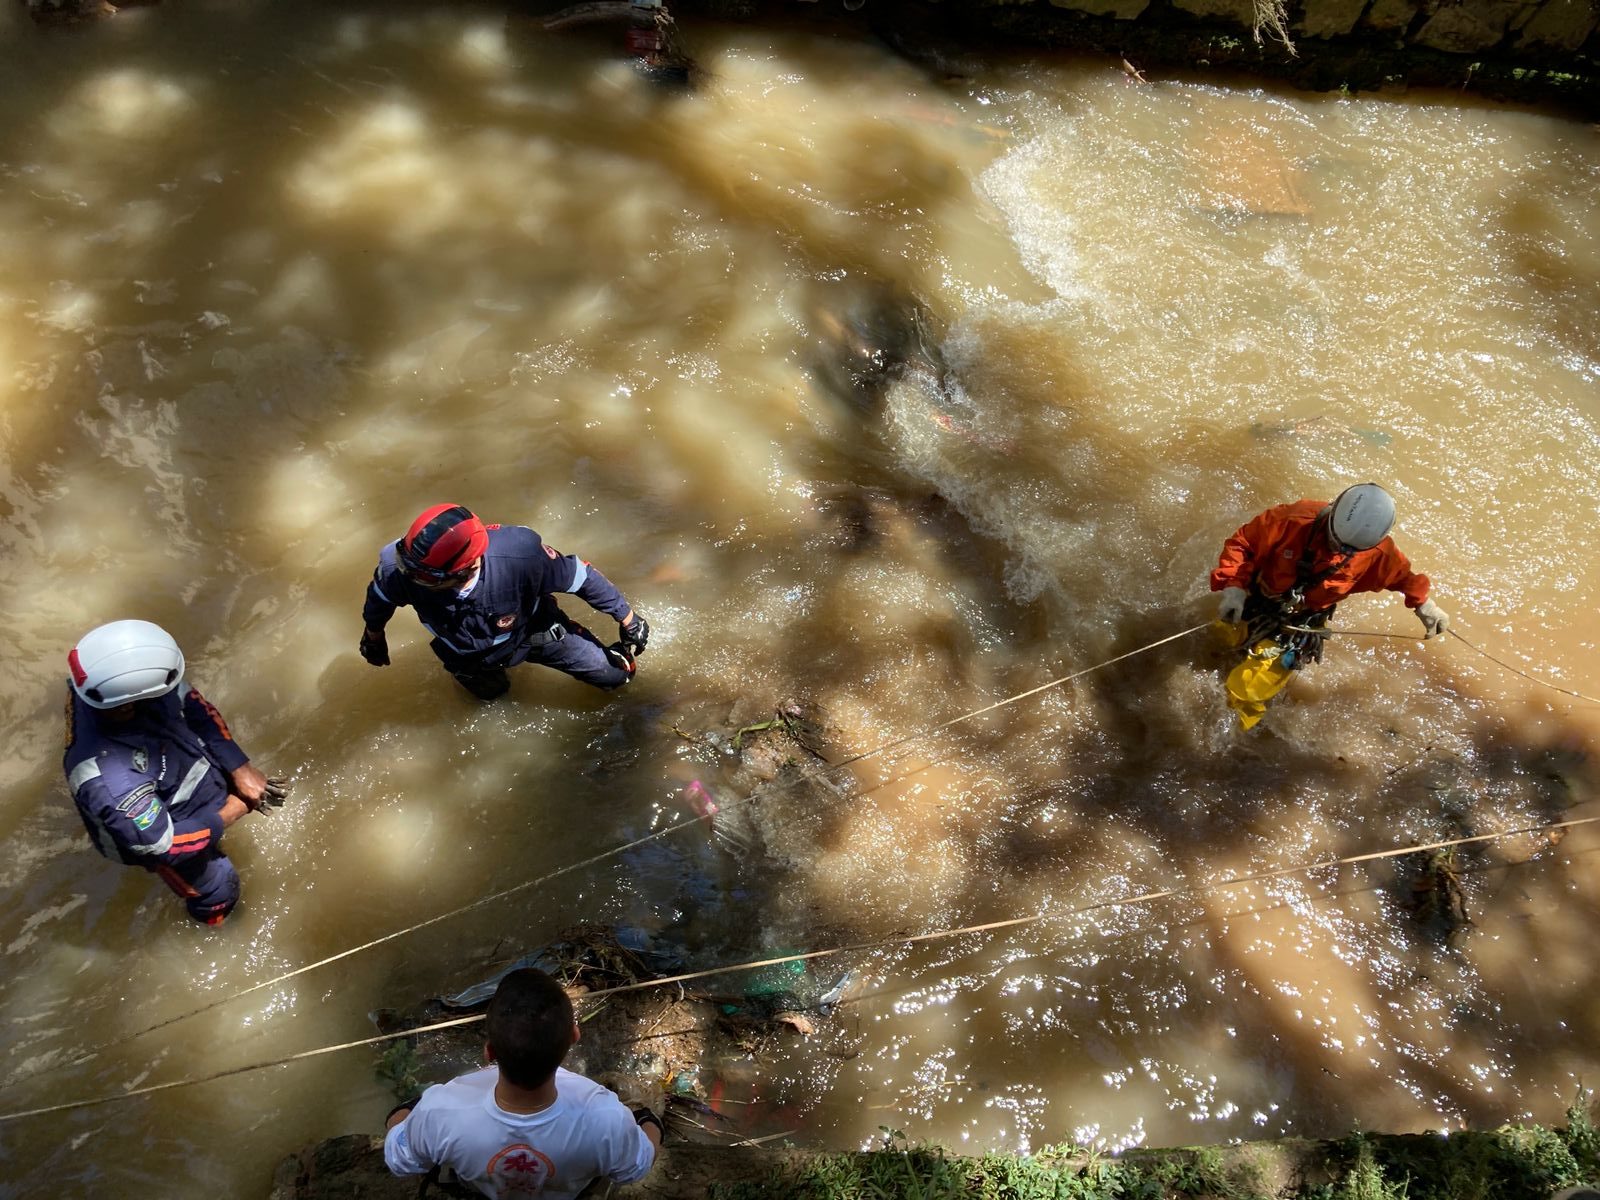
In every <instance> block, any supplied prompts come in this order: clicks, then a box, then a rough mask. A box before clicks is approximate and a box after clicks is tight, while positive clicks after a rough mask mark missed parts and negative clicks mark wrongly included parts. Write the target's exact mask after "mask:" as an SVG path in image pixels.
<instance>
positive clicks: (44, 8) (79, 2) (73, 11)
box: [27, 0, 117, 25]
mask: <svg viewBox="0 0 1600 1200" xmlns="http://www.w3.org/2000/svg"><path fill="white" fill-rule="evenodd" d="M27 5H28V15H29V16H31V17H32V18H33V19H34V20H35V21H38V22H40V23H41V24H45V25H55V24H62V25H67V24H74V23H76V22H78V21H95V20H99V19H100V18H102V17H111V16H115V15H116V12H117V10H116V7H115V6H113V5H111V4H108V3H106V0H27Z"/></svg>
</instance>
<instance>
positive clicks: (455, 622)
mask: <svg viewBox="0 0 1600 1200" xmlns="http://www.w3.org/2000/svg"><path fill="white" fill-rule="evenodd" d="M488 529H489V546H488V549H487V550H485V551H484V554H483V565H482V568H481V570H480V571H479V573H478V579H477V582H476V583H475V584H474V585H473V588H472V590H471V591H470V592H468V593H467V594H466V595H465V596H461V595H458V594H457V593H456V592H455V591H453V590H451V589H449V588H444V589H439V590H433V589H429V588H425V587H419V586H418V585H416V584H414V583H412V582H411V580H409V579H407V578H406V575H405V572H404V571H402V570H401V569H400V554H399V550H398V543H391V544H389V545H387V546H385V547H384V548H383V551H382V553H381V554H380V555H379V556H378V569H377V570H376V571H374V572H373V573H372V582H371V583H369V584H368V585H367V600H366V603H365V604H364V605H363V606H362V609H361V617H362V619H363V620H364V621H365V622H366V623H367V628H368V629H382V628H383V627H384V625H386V624H387V623H388V621H389V618H390V617H392V616H394V612H395V609H396V608H399V607H402V606H410V607H411V608H414V609H416V610H417V618H418V620H420V621H421V622H422V624H423V627H424V628H425V629H427V631H428V632H429V633H431V634H433V636H434V637H436V638H438V639H439V641H440V642H441V643H443V645H444V648H445V649H447V650H449V651H451V652H453V654H454V655H455V656H457V657H459V658H465V659H471V660H473V661H474V662H475V663H477V664H480V665H482V666H486V667H509V666H514V665H515V664H517V663H519V662H521V661H522V660H523V659H525V658H527V657H528V652H529V650H530V648H531V647H530V645H529V639H530V638H531V637H533V636H535V635H538V634H543V633H547V632H548V631H549V630H550V628H551V627H552V626H554V625H557V624H559V623H560V622H561V620H562V613H561V609H560V608H559V607H557V605H556V602H555V598H554V593H557V592H566V593H570V594H572V595H575V596H577V597H578V598H579V599H580V600H583V601H585V602H586V603H588V604H589V605H590V607H592V608H594V609H597V610H598V611H600V612H603V613H605V614H606V615H607V616H609V617H611V618H612V619H613V620H615V621H619V622H620V621H621V620H622V618H623V617H625V616H627V614H628V602H627V601H626V600H624V599H623V597H622V593H621V592H619V591H618V590H617V589H616V588H615V587H614V586H612V584H611V581H610V580H608V579H607V578H606V577H605V576H604V575H602V574H600V572H599V571H596V570H595V569H594V568H593V567H591V566H590V565H589V564H588V563H586V562H584V561H583V560H582V559H581V558H578V557H576V556H574V555H571V554H562V553H561V552H560V551H559V550H557V549H555V547H553V546H547V545H545V544H544V541H543V540H542V539H541V538H540V537H539V535H538V534H537V533H535V532H534V531H533V530H531V529H529V528H528V527H527V526H525V525H490V526H489V527H488Z"/></svg>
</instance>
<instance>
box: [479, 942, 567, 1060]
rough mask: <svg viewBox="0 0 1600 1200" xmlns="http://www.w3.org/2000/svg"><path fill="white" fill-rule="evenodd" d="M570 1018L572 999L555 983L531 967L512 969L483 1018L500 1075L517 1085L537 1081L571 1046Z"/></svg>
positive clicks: (501, 982) (496, 989) (565, 1055)
mask: <svg viewBox="0 0 1600 1200" xmlns="http://www.w3.org/2000/svg"><path fill="white" fill-rule="evenodd" d="M572 1020H573V1018H572V1000H571V998H570V997H569V996H568V995H567V993H566V991H565V990H564V989H563V988H562V986H561V985H560V984H559V983H557V982H556V981H555V980H554V979H552V978H550V976H548V975H546V974H545V973H544V972H543V971H541V970H539V969H538V968H537V967H522V968H519V969H518V970H515V971H512V972H511V973H510V974H508V975H507V976H506V977H505V978H504V979H502V980H501V981H500V986H499V987H497V988H495V991H494V998H493V999H492V1000H490V1001H489V1011H488V1014H487V1015H486V1016H485V1018H484V1034H485V1037H486V1039H487V1041H488V1043H489V1049H490V1050H492V1051H493V1052H494V1060H495V1062H496V1063H498V1064H499V1065H500V1074H501V1075H503V1076H504V1077H505V1078H506V1080H507V1081H508V1082H510V1083H513V1084H515V1085H516V1086H517V1087H524V1088H535V1087H540V1086H541V1085H543V1084H544V1083H545V1082H547V1081H548V1080H549V1079H550V1077H551V1076H552V1075H554V1074H555V1073H556V1068H557V1067H559V1066H560V1065H561V1060H562V1059H564V1058H566V1057H567V1051H568V1050H571V1049H572V1043H573V1041H574V1040H575V1039H574V1038H573V1036H572Z"/></svg>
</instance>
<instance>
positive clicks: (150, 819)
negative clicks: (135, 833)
mask: <svg viewBox="0 0 1600 1200" xmlns="http://www.w3.org/2000/svg"><path fill="white" fill-rule="evenodd" d="M160 815H161V800H160V799H159V798H158V797H156V796H152V797H150V804H149V806H148V807H147V808H146V809H145V810H144V811H143V812H141V813H135V814H134V817H133V824H134V826H135V827H136V828H137V829H139V830H141V831H143V830H146V829H149V828H150V826H152V825H154V824H155V823H156V818H157V817H159V816H160Z"/></svg>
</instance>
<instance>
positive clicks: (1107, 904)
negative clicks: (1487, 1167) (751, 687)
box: [0, 630, 1600, 1124]
mask: <svg viewBox="0 0 1600 1200" xmlns="http://www.w3.org/2000/svg"><path fill="white" fill-rule="evenodd" d="M1190 632H1193V631H1192V630H1191V631H1190ZM1180 636H1181V635H1180ZM1595 822H1600V817H1577V818H1574V819H1573V820H1570V821H1557V822H1554V823H1551V824H1547V825H1529V826H1526V827H1524V828H1521V829H1506V830H1501V831H1499V832H1496V833H1480V834H1475V835H1473V836H1471V837H1460V838H1450V839H1448V840H1446V841H1441V842H1427V843H1423V844H1421V845H1415V846H1400V847H1396V848H1394V849H1390V850H1373V851H1369V852H1368V853H1365V854H1351V855H1346V856H1344V857H1342V858H1329V859H1321V860H1319V861H1317V862H1313V863H1304V864H1301V865H1300V866H1293V867H1274V868H1271V869H1269V870H1265V871H1252V872H1250V873H1249V874H1245V875H1234V876H1231V877H1229V878H1228V879H1224V880H1221V881H1219V882H1217V883H1213V884H1195V885H1190V886H1187V887H1175V888H1162V889H1160V890H1159V891H1150V892H1142V893H1140V894H1139V895H1137V896H1126V897H1124V898H1122V899H1120V900H1099V901H1096V902H1095V903H1093V904H1084V905H1080V906H1078V907H1076V908H1066V909H1055V910H1050V911H1046V912H1041V913H1034V914H1032V915H1031V916H1026V917H1010V918H1007V919H1005V920H1001V921H986V922H984V923H982V924H980V925H966V926H962V927H961V928H959V929H942V930H936V931H934V932H932V933H918V934H912V935H909V936H905V935H901V936H895V937H887V938H876V939H873V940H871V941H865V942H853V943H851V944H849V945H846V946H832V947H828V948H825V949H822V950H809V951H805V952H803V953H799V954H783V955H778V956H776V957H773V958H761V959H754V960H751V961H749V962H742V963H734V964H732V965H730V966H723V967H712V968H709V969H707V970H702V971H687V972H684V973H683V974H680V975H667V976H663V977H662V978H659V979H647V980H642V981H640V982H638V983H626V984H621V985H619V986H617V987H612V988H602V989H601V990H599V991H594V992H588V993H585V995H584V996H583V999H584V1000H599V999H601V998H603V997H606V996H615V995H618V994H619V993H622V992H637V991H643V990H646V989H648V988H656V987H667V986H670V985H673V984H677V985H680V986H681V985H682V984H684V983H688V982H689V981H691V980H695V979H706V978H710V977H712V976H716V975H728V974H732V973H733V972H736V971H753V970H756V969H758V968H761V967H771V966H778V965H781V964H783V963H791V962H809V961H815V960H817V959H823V958H831V957H833V956H835V955H839V954H855V953H860V952H861V951H864V950H876V949H881V948H883V947H886V946H912V945H916V944H918V943H921V942H933V941H941V940H944V939H947V938H953V937H964V936H966V935H968V934H973V933H987V932H991V931H993V930H997V929H1015V928H1017V927H1019V926H1023V925H1035V924H1038V923H1040V922H1042V921H1058V920H1064V919H1065V918H1067V917H1076V916H1082V915H1083V914H1085V913H1091V912H1097V911H1100V910H1102V909H1109V908H1126V907H1129V906H1132V905H1135V904H1148V903H1151V902H1152V901H1156V900H1165V899H1169V898H1171V897H1173V896H1181V895H1184V894H1185V893H1191V892H1193V893H1202V892H1206V891H1225V890H1228V889H1231V888H1236V887H1239V886H1241V885H1243V884H1246V883H1257V882H1260V881H1261V880H1265V879H1278V878H1281V877H1283V876H1285V875H1296V874H1300V873H1303V872H1311V871H1320V870H1326V869H1328V868H1329V867H1342V866H1350V865H1352V864H1355V863H1363V862H1374V861H1377V860H1379V859H1385V858H1401V857H1404V856H1405V855H1408V854H1424V853H1428V852H1430V851H1433V850H1444V849H1448V848H1450V847H1452V846H1467V845H1472V844H1474V843H1477V842H1493V841H1499V840H1500V839H1502V838H1509V837H1519V836H1521V835H1523V834H1530V833H1542V834H1545V835H1549V834H1550V833H1553V832H1554V831H1556V830H1558V829H1571V828H1574V827H1576V826H1579V825H1591V824H1594V823H1595ZM241 994H242V993H241ZM484 1015H485V1014H483V1013H473V1014H472V1015H470V1016H465V1017H453V1018H451V1019H450V1020H447V1021H436V1022H434V1023H433V1024H430V1025H419V1026H417V1027H415V1028H413V1029H403V1030H399V1031H396V1032H394V1033H380V1034H376V1035H374V1036H373V1037H366V1038H357V1039H356V1040H355V1041H350V1042H339V1043H337V1044H335V1045H331V1046H318V1047H316V1048H315V1049H312V1050H301V1051H299V1052H298V1053H295V1054H290V1055H286V1056H284V1057H282V1058H274V1059H269V1060H267V1061H265V1062H256V1063H246V1064H245V1065H243V1066H238V1067H229V1068H228V1069H227V1070H225V1071H214V1072H212V1073H211V1074H209V1075H191V1076H188V1077H186V1078H183V1079H171V1080H168V1081H167V1082H165V1083H152V1084H147V1085H145V1086H144V1087H137V1088H132V1089H129V1090H127V1091H122V1092H113V1093H111V1094H109V1095H103V1096H93V1097H90V1098H88V1099H84V1100H69V1101H66V1102H63V1103H61V1104H48V1105H44V1106H42V1107H40V1108H29V1109H22V1110H19V1111H15V1112H8V1113H0V1124H7V1123H9V1122H11V1121H20V1120H23V1119H24V1118H26V1117H39V1116H44V1115H46V1114H48V1113H58V1112H70V1111H73V1110H75V1109H80V1108H95V1107H98V1106H99V1105H103V1104H114V1103H116V1102H117V1101H119V1100H132V1099H134V1098H135V1097H138V1096H148V1095H151V1094H153V1093H155V1092H165V1091H170V1090H172V1089H173V1088H181V1087H192V1086H195V1085H197V1084H202V1083H212V1082H215V1081H216V1080H219V1079H228V1078H231V1077H233V1076H235V1075H244V1074H247V1073H248V1072H251V1071H261V1070H265V1069H266V1068H268V1067H281V1066H285V1065H287V1064H289V1063H295V1062H301V1061H303V1060H305V1059H308V1058H318V1057H321V1056H322V1055H326V1054H335V1053H337V1052H339V1051H341V1050H353V1049H356V1048H357V1047H360V1046H376V1045H379V1044H381V1043H383V1042H390V1041H395V1040H397V1039H399V1038H407V1037H417V1036H419V1035H421V1034H424V1033H437V1032H439V1031H440V1030H444V1029H457V1028H460V1027H461V1026H463V1025H474V1024H477V1023H478V1022H479V1021H482V1020H483V1019H484Z"/></svg>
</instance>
